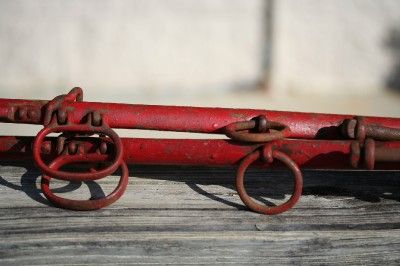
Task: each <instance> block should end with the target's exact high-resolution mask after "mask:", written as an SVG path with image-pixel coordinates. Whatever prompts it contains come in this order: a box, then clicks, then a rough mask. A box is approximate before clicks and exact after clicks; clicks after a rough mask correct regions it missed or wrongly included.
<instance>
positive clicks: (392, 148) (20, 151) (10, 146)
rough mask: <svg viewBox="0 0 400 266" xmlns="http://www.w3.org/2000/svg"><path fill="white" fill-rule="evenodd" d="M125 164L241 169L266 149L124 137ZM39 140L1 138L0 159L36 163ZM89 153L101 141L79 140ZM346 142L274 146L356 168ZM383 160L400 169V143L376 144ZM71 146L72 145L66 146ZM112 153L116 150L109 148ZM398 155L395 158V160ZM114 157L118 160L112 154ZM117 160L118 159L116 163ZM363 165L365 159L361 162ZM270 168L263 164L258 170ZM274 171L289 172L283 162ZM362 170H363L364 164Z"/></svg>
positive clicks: (53, 142)
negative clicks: (246, 160)
mask: <svg viewBox="0 0 400 266" xmlns="http://www.w3.org/2000/svg"><path fill="white" fill-rule="evenodd" d="M121 140H122V146H123V150H124V156H123V161H125V162H126V163H128V164H153V165H200V166H235V165H238V164H239V162H240V161H241V160H242V159H243V158H244V157H245V156H247V155H248V154H250V153H252V152H253V151H255V150H257V149H261V148H262V147H263V146H264V144H249V145H247V144H246V145H245V144H243V143H239V142H234V141H231V140H217V139H209V140H200V139H185V140H180V139H142V138H139V139H132V138H121ZM33 141H34V138H33V137H14V136H9V137H4V136H3V137H0V159H2V160H10V159H11V160H27V159H32V148H31V147H32V143H33ZM78 142H79V144H78V145H81V147H82V148H83V149H84V150H85V154H86V153H91V152H94V151H95V150H96V149H98V148H99V145H100V142H99V139H96V138H82V139H81V140H80V141H78ZM354 143H356V142H354V141H349V140H346V141H343V140H293V139H283V140H278V141H274V142H273V144H272V145H273V147H274V149H275V150H279V151H281V152H284V153H285V154H287V155H288V156H289V157H290V158H291V159H292V160H293V161H294V162H295V163H296V164H297V165H298V166H299V167H301V168H302V169H354V165H352V161H351V160H352V156H354V154H353V151H352V145H353V144H354ZM375 143H376V144H375V150H376V151H375V153H376V156H377V160H376V163H375V169H392V170H400V161H399V160H398V158H399V154H400V142H397V141H393V142H375ZM66 145H67V144H66ZM108 146H109V147H108V149H109V150H112V149H113V145H111V144H109V145H108ZM388 154H389V155H390V154H392V155H391V156H389V155H388ZM42 155H43V156H44V157H45V158H46V159H47V160H52V159H55V158H56V157H58V156H59V155H58V152H57V138H53V137H51V138H47V139H46V140H45V142H44V143H43V145H42ZM109 156H110V158H111V157H112V155H109ZM111 159H112V158H111ZM361 161H362V160H361ZM263 164H265V163H263V162H261V161H259V162H258V164H256V165H258V166H261V165H263ZM268 167H273V168H283V167H284V165H283V164H282V163H279V162H278V161H276V162H274V163H273V164H272V165H268ZM360 167H363V165H362V164H360Z"/></svg>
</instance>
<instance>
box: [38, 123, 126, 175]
mask: <svg viewBox="0 0 400 266" xmlns="http://www.w3.org/2000/svg"><path fill="white" fill-rule="evenodd" d="M65 132H73V133H99V134H104V135H106V136H108V137H110V139H111V140H112V142H113V143H114V145H115V158H114V161H113V162H112V164H111V165H110V166H109V167H107V168H105V169H102V170H99V171H96V172H92V173H72V172H66V171H59V170H55V169H52V168H50V167H49V166H47V165H46V164H45V162H44V161H43V160H42V158H41V154H40V153H41V146H42V144H43V141H44V138H45V137H46V136H47V135H48V134H50V133H65ZM32 150H33V158H34V160H35V162H36V165H37V166H38V167H39V168H40V170H42V171H43V173H45V174H47V175H50V176H52V177H57V178H59V179H65V180H70V178H75V179H76V180H96V179H100V178H103V177H105V176H108V175H110V174H112V173H113V172H115V170H117V168H118V167H119V165H120V164H121V163H122V160H123V145H122V141H121V138H120V137H119V136H118V134H117V133H116V132H115V131H114V130H112V129H111V128H109V127H108V126H107V125H105V124H103V125H102V126H100V127H95V126H92V125H89V124H82V125H50V126H47V127H44V128H43V129H42V130H41V131H40V132H39V133H38V134H37V136H36V138H35V141H34V143H33V149H32ZM70 156H79V157H80V158H81V159H82V160H84V158H85V156H88V154H77V155H70ZM74 158H75V157H74Z"/></svg>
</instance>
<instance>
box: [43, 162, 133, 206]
mask: <svg viewBox="0 0 400 266" xmlns="http://www.w3.org/2000/svg"><path fill="white" fill-rule="evenodd" d="M105 159H106V157H105V155H97V156H93V155H92V156H89V157H85V158H79V160H78V158H71V156H68V155H64V156H61V157H58V158H56V159H55V160H54V161H52V162H51V163H50V165H49V167H50V168H51V169H53V170H58V169H59V168H60V167H62V166H64V165H66V164H68V163H73V162H82V161H84V162H95V161H104V160H105ZM120 166H121V169H122V175H121V178H120V180H119V182H118V185H117V187H116V188H115V189H114V191H113V192H111V193H110V194H109V195H108V196H106V197H104V198H101V199H95V200H73V199H67V198H63V197H59V196H57V195H55V194H54V193H53V192H52V191H51V189H50V180H51V179H52V178H51V177H50V176H48V175H45V174H44V175H43V176H42V179H41V189H42V192H43V194H44V195H45V197H46V198H47V199H48V200H49V201H50V202H52V203H53V204H54V205H56V206H58V207H61V208H64V209H70V210H78V211H90V210H97V209H101V208H103V207H106V206H108V205H110V204H112V203H113V202H115V201H117V200H118V199H119V198H120V197H121V196H122V195H123V194H124V192H125V190H126V187H127V185H128V179H129V172H128V167H127V165H126V163H125V162H122V163H121V165H120ZM69 180H74V179H69ZM80 180H81V181H83V178H81V179H80Z"/></svg>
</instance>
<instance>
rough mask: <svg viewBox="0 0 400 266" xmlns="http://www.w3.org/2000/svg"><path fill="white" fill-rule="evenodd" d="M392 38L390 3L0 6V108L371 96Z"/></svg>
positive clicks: (220, 0)
mask: <svg viewBox="0 0 400 266" xmlns="http://www.w3.org/2000/svg"><path fill="white" fill-rule="evenodd" d="M268 7H271V9H270V10H267V8H268ZM269 13H270V14H272V17H271V18H269V17H268V14H269ZM399 27H400V1H397V0H382V1H374V0H298V1H294V0H292V1H290V0H281V1H272V0H270V1H262V0H249V1H248V0H202V1H196V0H165V1H161V0H160V1H157V0H135V1H128V0H109V1H105V0H88V1H78V0H72V1H62V0H40V1H29V0H26V1H23V0H0V95H1V96H0V97H35V98H50V97H53V96H54V95H55V94H58V93H61V92H64V91H66V90H67V89H69V88H71V87H73V86H76V85H79V86H82V87H84V88H85V89H86V92H87V94H89V95H91V99H93V100H96V99H101V100H104V98H107V97H112V98H113V99H114V100H115V101H121V100H122V101H123V100H125V99H126V97H127V96H129V97H130V99H129V101H131V99H132V98H134V99H138V100H139V101H140V100H141V99H146V98H147V99H149V98H150V97H156V98H166V97H167V98H168V97H169V98H174V97H178V96H183V97H197V96H202V95H212V94H214V95H221V94H224V93H226V92H230V91H236V90H238V89H242V90H243V89H249V88H250V89H251V88H255V87H256V86H257V85H258V84H259V81H261V80H263V79H264V78H265V77H268V79H267V80H269V81H270V83H269V85H270V86H269V88H270V90H271V91H272V92H274V94H275V95H279V96H283V97H285V96H286V95H289V94H303V95H304V94H305V95H307V94H320V95H329V94H342V95H344V94H348V93H350V94H358V95H360V94H374V93H379V92H381V91H382V88H383V87H385V84H386V83H387V79H388V75H389V74H390V73H392V74H393V73H394V75H396V72H393V69H395V67H396V64H397V65H398V66H399V68H400V64H399V60H400V56H397V57H396V55H393V51H390V48H388V45H387V43H386V42H387V39H390V34H391V32H395V31H396V28H399ZM393 30H394V31H393ZM399 32H400V30H399ZM268 40H269V41H271V40H272V42H268ZM270 53H271V54H270ZM395 53H396V52H395ZM397 54H400V51H397ZM266 69H270V70H271V72H270V73H269V75H267V76H266V75H265V74H266V72H265V71H266ZM399 75H400V73H399ZM100 91H101V92H100ZM98 95H100V97H98ZM270 95H271V94H270Z"/></svg>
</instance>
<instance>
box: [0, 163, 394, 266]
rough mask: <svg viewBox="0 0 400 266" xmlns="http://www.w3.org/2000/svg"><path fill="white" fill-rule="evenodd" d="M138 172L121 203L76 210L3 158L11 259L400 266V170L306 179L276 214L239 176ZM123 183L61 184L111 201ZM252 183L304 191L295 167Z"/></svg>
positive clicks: (5, 233)
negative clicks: (250, 201) (296, 183)
mask: <svg viewBox="0 0 400 266" xmlns="http://www.w3.org/2000/svg"><path fill="white" fill-rule="evenodd" d="M130 170H131V178H130V184H129V187H128V190H127V192H126V194H125V195H124V196H123V197H122V198H121V199H120V200H119V201H117V202H116V203H114V204H113V205H111V206H109V207H108V208H106V209H102V210H99V211H94V212H76V211H67V210H61V209H58V208H55V207H53V206H50V204H49V203H48V202H47V201H46V200H45V199H44V198H43V196H42V195H41V193H40V190H39V189H38V188H37V182H38V179H39V178H38V176H39V172H38V170H37V169H36V168H35V167H34V166H33V165H30V164H26V165H12V163H1V164H0V192H1V193H0V237H1V238H0V264H1V265H21V264H29V265H37V264H41V265H43V264H66V265H68V264H94V265H101V264H117V263H119V264H184V265H188V264H267V263H273V264H345V263H346V264H382V262H385V263H386V264H389V265H391V264H393V265H396V264H399V263H400V252H399V251H400V222H399V217H400V202H399V201H400V190H399V188H400V173H399V172H372V173H371V172H338V171H336V172H327V171H325V172H322V171H310V172H306V173H305V177H304V184H305V188H304V196H303V197H302V198H301V200H300V202H299V203H298V204H297V205H296V207H295V208H294V209H292V210H291V211H289V212H286V213H284V214H281V215H276V216H264V215H260V214H256V213H253V212H250V211H248V210H247V209H246V208H245V207H243V204H242V203H241V201H240V199H239V198H238V196H237V194H236V191H235V189H234V186H233V180H234V179H233V176H234V169H227V168H212V169H210V168H199V167H185V168H182V167H172V166H171V167H167V166H159V167H154V166H137V167H131V169H130ZM117 180H118V177H110V178H106V179H103V180H100V181H99V182H98V184H96V183H94V182H88V183H87V184H77V183H70V184H68V183H62V182H55V183H54V187H55V191H57V192H59V193H61V194H63V195H65V196H68V197H71V198H78V197H79V198H88V197H90V195H91V196H92V197H99V196H102V195H103V194H104V193H106V194H107V193H108V192H110V191H112V189H113V186H114V185H115V184H116V183H117ZM248 180H249V181H248V182H247V184H246V187H247V188H248V190H249V192H250V194H252V195H254V196H255V198H256V199H258V200H260V201H262V202H275V203H276V202H281V201H283V200H284V199H285V198H287V197H289V193H290V191H291V188H292V181H291V177H290V176H289V175H288V174H287V173H286V172H278V171H273V172H268V173H265V172H264V171H261V170H254V171H250V172H249V174H248ZM102 189H103V190H104V191H102Z"/></svg>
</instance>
